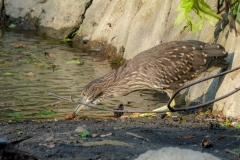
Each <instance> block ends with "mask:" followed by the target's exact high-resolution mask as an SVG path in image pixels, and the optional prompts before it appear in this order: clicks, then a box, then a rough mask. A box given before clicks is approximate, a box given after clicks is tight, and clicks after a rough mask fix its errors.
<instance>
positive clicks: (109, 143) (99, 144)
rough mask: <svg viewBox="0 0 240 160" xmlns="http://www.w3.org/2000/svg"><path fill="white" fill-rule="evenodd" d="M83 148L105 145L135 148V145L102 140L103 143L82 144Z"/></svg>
mask: <svg viewBox="0 0 240 160" xmlns="http://www.w3.org/2000/svg"><path fill="white" fill-rule="evenodd" d="M81 145H82V146H103V145H113V146H127V147H133V144H131V143H126V142H121V141H116V140H102V141H96V142H83V143H82V144H81Z"/></svg>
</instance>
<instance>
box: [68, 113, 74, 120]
mask: <svg viewBox="0 0 240 160" xmlns="http://www.w3.org/2000/svg"><path fill="white" fill-rule="evenodd" d="M75 117H76V115H75V114H72V113H71V114H68V115H67V116H66V119H74V118H75Z"/></svg>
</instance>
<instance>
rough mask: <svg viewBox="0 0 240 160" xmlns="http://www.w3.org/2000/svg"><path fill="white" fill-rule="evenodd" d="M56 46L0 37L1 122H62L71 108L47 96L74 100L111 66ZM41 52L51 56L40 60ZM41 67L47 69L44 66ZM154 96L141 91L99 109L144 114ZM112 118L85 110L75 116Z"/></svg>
mask: <svg viewBox="0 0 240 160" xmlns="http://www.w3.org/2000/svg"><path fill="white" fill-rule="evenodd" d="M56 42H57V41H53V40H45V39H43V38H41V37H39V36H38V35H37V34H36V33H35V32H32V31H31V32H30V31H17V32H10V31H8V32H1V37H0V47H1V50H0V121H9V120H22V119H35V120H47V119H50V120H53V119H55V118H56V119H58V120H59V119H65V117H66V115H67V114H69V113H71V112H72V111H73V109H74V107H75V104H73V103H70V102H64V101H61V100H59V99H57V98H55V97H52V96H48V94H47V93H46V91H48V92H52V93H55V94H58V95H60V96H64V97H67V98H68V97H69V96H70V95H72V97H73V98H74V99H76V100H77V99H78V98H79V94H80V93H81V90H82V88H83V87H84V86H85V85H86V84H87V83H89V82H90V81H91V80H93V79H95V78H98V77H100V76H102V75H104V74H106V73H108V72H110V71H111V70H112V69H113V68H115V67H116V66H115V67H113V65H111V64H110V63H109V62H108V61H107V60H105V61H97V60H96V58H95V57H91V56H89V54H88V53H82V52H81V51H80V50H78V49H75V48H71V47H70V46H69V45H68V44H67V43H56ZM19 45H23V46H22V47H21V46H20V47H19ZM45 52H47V53H50V55H49V56H48V55H46V56H45V54H44V53H45ZM36 57H37V58H36ZM76 62H78V63H76ZM45 63H46V64H47V65H48V66H44V64H45ZM51 66H56V67H55V68H54V69H53V68H52V67H51ZM31 73H33V74H34V75H31ZM153 93H155V91H140V92H134V93H131V94H129V95H127V96H123V97H114V98H108V99H105V100H103V101H102V105H104V106H107V107H109V108H114V107H116V106H118V105H119V104H120V103H123V104H124V106H125V109H127V110H138V109H140V110H141V109H142V110H143V109H144V110H146V109H147V106H148V105H152V104H156V103H159V101H158V100H159V98H154V97H153ZM165 100H166V99H165ZM112 115H113V113H111V112H107V111H99V110H95V109H89V108H87V109H84V111H82V112H81V113H80V115H79V116H80V117H81V116H84V117H97V116H112Z"/></svg>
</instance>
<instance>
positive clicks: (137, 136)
mask: <svg viewBox="0 0 240 160" xmlns="http://www.w3.org/2000/svg"><path fill="white" fill-rule="evenodd" d="M126 134H128V135H131V136H134V137H136V138H139V139H143V140H146V141H148V142H151V141H150V140H149V139H148V138H144V137H142V136H139V135H137V134H135V133H132V132H126Z"/></svg>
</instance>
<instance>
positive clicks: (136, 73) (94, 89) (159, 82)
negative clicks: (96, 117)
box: [81, 40, 228, 103]
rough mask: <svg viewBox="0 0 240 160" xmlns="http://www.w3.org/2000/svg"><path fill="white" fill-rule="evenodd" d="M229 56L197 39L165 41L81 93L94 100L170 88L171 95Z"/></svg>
mask: <svg viewBox="0 0 240 160" xmlns="http://www.w3.org/2000/svg"><path fill="white" fill-rule="evenodd" d="M227 55H228V54H227V52H226V51H225V49H224V47H223V46H221V45H219V44H209V43H204V42H200V41H194V40H189V41H172V42H167V43H162V44H159V45H157V46H155V47H153V48H151V49H149V50H146V51H144V52H141V53H139V54H138V55H136V56H135V57H134V58H133V59H132V60H131V61H129V62H128V63H127V64H125V65H123V66H121V67H119V68H118V69H117V70H113V71H112V72H110V73H108V74H106V75H104V76H103V77H100V78H98V79H95V80H93V81H92V82H90V83H89V84H88V85H86V86H85V87H84V89H83V91H82V94H81V96H82V95H84V96H85V97H86V99H87V102H91V103H97V102H99V101H100V100H101V99H103V98H104V97H108V96H112V95H113V96H117V95H126V94H128V93H130V92H133V91H135V90H140V89H154V90H161V91H166V92H167V93H168V95H169V96H171V94H172V92H173V91H175V90H176V89H178V88H179V87H181V86H183V85H184V83H185V82H187V81H190V80H192V79H194V78H195V77H197V76H198V75H199V74H200V73H202V72H204V71H206V70H207V69H208V68H210V67H212V66H214V65H219V66H221V65H225V64H226V63H225V61H224V58H225V57H226V56H227Z"/></svg>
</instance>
